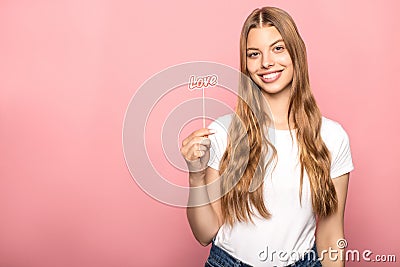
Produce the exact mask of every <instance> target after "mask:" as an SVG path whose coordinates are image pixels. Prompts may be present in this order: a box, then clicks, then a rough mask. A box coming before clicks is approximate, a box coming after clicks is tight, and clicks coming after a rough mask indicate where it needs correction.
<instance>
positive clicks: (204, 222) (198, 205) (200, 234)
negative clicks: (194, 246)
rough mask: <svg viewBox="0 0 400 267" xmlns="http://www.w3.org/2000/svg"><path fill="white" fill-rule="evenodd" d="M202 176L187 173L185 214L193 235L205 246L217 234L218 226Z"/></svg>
mask: <svg viewBox="0 0 400 267" xmlns="http://www.w3.org/2000/svg"><path fill="white" fill-rule="evenodd" d="M202 175H204V174H198V173H189V184H190V192H189V201H188V208H187V209H186V214H187V218H188V221H189V224H190V228H191V229H192V232H193V235H194V236H195V238H196V239H197V240H198V241H199V243H200V244H201V245H203V246H207V245H208V244H210V242H211V241H212V239H213V237H214V236H215V235H216V233H217V232H218V229H219V225H220V224H219V221H218V216H217V214H216V213H215V211H214V209H213V207H212V206H211V203H210V198H209V195H208V191H207V186H206V183H205V179H204V176H203V177H201V176H202Z"/></svg>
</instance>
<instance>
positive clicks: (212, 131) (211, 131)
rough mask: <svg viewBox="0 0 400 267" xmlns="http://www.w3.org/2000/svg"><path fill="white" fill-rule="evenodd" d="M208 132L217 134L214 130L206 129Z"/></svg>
mask: <svg viewBox="0 0 400 267" xmlns="http://www.w3.org/2000/svg"><path fill="white" fill-rule="evenodd" d="M208 131H209V132H210V133H216V132H217V131H216V130H214V129H208Z"/></svg>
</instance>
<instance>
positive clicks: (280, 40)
mask: <svg viewBox="0 0 400 267" xmlns="http://www.w3.org/2000/svg"><path fill="white" fill-rule="evenodd" d="M279 42H283V39H278V40H276V41H275V42H273V43H272V44H270V45H269V47H271V46H274V45H276V44H277V43H279ZM249 50H257V51H260V49H258V48H254V47H249V48H247V49H246V51H249Z"/></svg>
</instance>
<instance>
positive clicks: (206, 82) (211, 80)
mask: <svg viewBox="0 0 400 267" xmlns="http://www.w3.org/2000/svg"><path fill="white" fill-rule="evenodd" d="M217 83H218V76H217V75H215V74H212V75H207V76H198V77H196V76H194V75H192V76H190V79H189V89H190V90H194V89H202V88H207V87H213V86H216V85H217Z"/></svg>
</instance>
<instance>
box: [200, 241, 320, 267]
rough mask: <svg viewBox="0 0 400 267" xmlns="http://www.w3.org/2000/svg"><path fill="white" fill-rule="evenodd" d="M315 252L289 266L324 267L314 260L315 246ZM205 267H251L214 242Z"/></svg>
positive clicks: (315, 249)
mask: <svg viewBox="0 0 400 267" xmlns="http://www.w3.org/2000/svg"><path fill="white" fill-rule="evenodd" d="M312 249H313V250H314V252H309V253H307V254H305V255H304V257H303V259H300V260H298V261H296V262H295V263H293V264H291V265H288V266H290V267H322V265H321V262H320V261H319V260H318V259H313V258H314V257H313V255H312V254H314V253H315V254H314V255H316V258H317V257H318V254H317V247H316V245H315V244H314V246H313V248H312ZM204 267H251V265H248V264H246V263H244V262H242V261H240V260H238V259H236V258H235V257H233V256H232V255H230V254H229V253H228V252H226V251H225V250H223V249H221V248H220V247H218V246H216V245H215V244H214V242H212V246H211V250H210V256H209V257H208V259H207V261H206V263H205V265H204Z"/></svg>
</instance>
